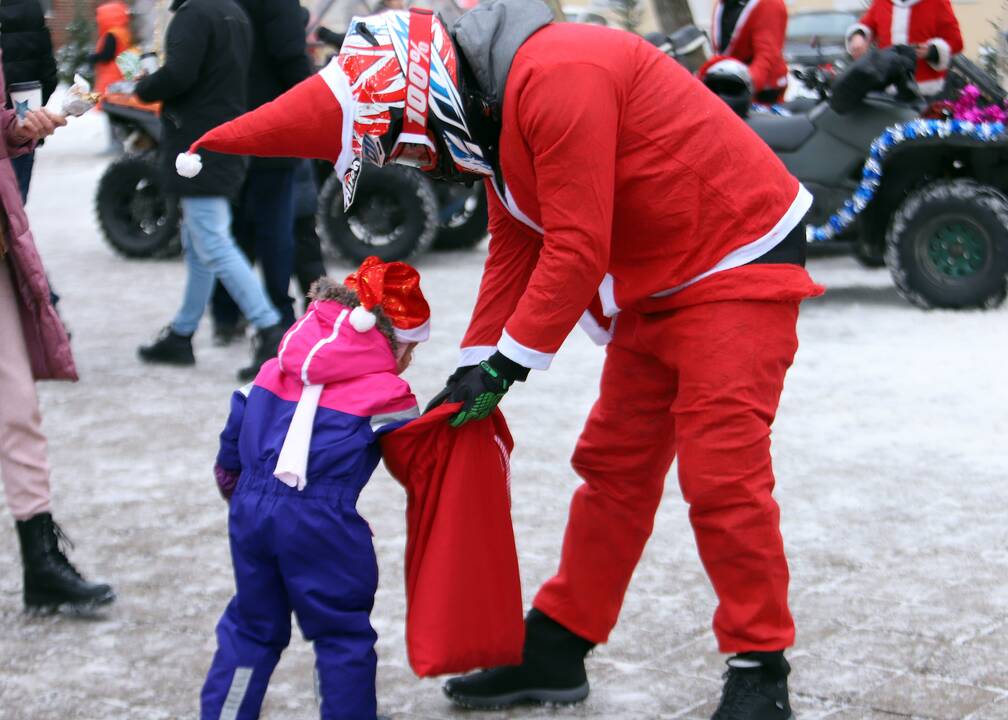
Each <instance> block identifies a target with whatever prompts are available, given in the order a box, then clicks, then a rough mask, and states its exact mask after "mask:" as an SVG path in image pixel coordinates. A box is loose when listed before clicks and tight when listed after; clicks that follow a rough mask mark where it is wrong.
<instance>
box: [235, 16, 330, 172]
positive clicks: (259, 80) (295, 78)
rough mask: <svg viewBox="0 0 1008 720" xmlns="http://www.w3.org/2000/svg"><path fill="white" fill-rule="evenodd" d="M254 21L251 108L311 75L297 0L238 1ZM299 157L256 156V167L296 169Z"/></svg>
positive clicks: (250, 79)
mask: <svg viewBox="0 0 1008 720" xmlns="http://www.w3.org/2000/svg"><path fill="white" fill-rule="evenodd" d="M237 2H238V4H239V5H241V6H242V8H244V10H245V12H246V13H248V16H249V20H250V21H251V22H252V37H253V41H252V61H251V63H250V64H249V98H248V100H249V109H250V110H252V109H255V108H257V107H259V106H260V105H262V104H264V103H268V102H269V101H270V100H273V99H275V98H276V97H277V96H278V95H281V94H283V93H285V92H286V91H287V90H290V89H291V88H292V87H294V86H295V85H297V84H298V83H299V82H301V81H302V80H304V79H305V78H307V77H308V76H309V75H311V74H312V69H311V64H310V63H309V62H308V53H307V48H306V45H305V19H304V14H303V11H302V9H301V5H300V4H299V3H298V1H297V0H237ZM297 162H298V161H297V160H294V159H288V158H268V159H266V158H255V159H253V160H252V166H253V167H257V168H293V167H294V166H295V165H296V164H297Z"/></svg>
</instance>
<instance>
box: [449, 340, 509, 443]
mask: <svg viewBox="0 0 1008 720" xmlns="http://www.w3.org/2000/svg"><path fill="white" fill-rule="evenodd" d="M528 374H529V369H528V368H527V367H524V366H522V365H519V364H518V363H516V362H515V361H514V360H511V359H510V358H508V357H505V356H504V355H502V354H501V353H499V352H497V353H494V354H493V355H492V356H491V357H490V359H489V360H484V361H483V362H481V363H480V364H479V365H477V366H476V367H473V368H470V369H469V370H468V371H466V372H465V373H463V374H462V375H461V376H460V377H459V379H458V380H457V381H456V382H455V384H454V385H453V386H450V393H449V395H448V398H447V399H448V401H449V402H460V403H462V407H461V409H460V410H459V411H458V413H456V414H455V415H453V416H452V418H451V420H450V421H449V423H450V424H451V426H452V427H459V426H461V425H464V424H466V423H467V422H469V421H470V420H482V419H484V418H486V417H488V416H489V415H490V413H491V412H493V409H494V408H495V407H497V404H498V403H499V402H500V401H501V398H503V397H504V393H506V392H507V391H508V389H509V388H510V387H511V386H512V385H513V384H514V383H515V382H519V381H523V380H525V378H527V377H528ZM453 377H454V376H453ZM445 389H446V390H448V389H449V388H445Z"/></svg>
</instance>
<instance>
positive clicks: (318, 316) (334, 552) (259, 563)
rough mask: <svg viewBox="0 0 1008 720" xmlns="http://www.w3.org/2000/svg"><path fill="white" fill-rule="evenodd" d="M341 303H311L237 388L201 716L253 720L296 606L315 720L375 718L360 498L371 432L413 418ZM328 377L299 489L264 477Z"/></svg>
mask: <svg viewBox="0 0 1008 720" xmlns="http://www.w3.org/2000/svg"><path fill="white" fill-rule="evenodd" d="M345 310H346V308H344V306H342V305H340V304H339V303H337V302H335V301H331V300H329V301H316V302H314V303H313V304H312V306H311V308H310V309H309V311H308V313H306V314H305V316H304V318H303V319H302V320H301V321H299V322H298V323H297V324H296V325H295V326H294V327H292V328H291V330H289V331H288V333H287V335H286V336H285V339H284V341H283V343H281V346H280V347H281V352H280V354H279V358H278V359H274V360H271V361H270V362H268V363H266V364H265V365H264V366H263V368H262V370H261V371H260V372H259V375H258V377H257V378H256V380H255V382H254V383H253V384H252V385H251V386H250V389H249V390H246V389H243V390H240V391H238V392H236V393H235V394H234V395H233V397H232V400H231V414H230V416H229V418H228V420H227V424H226V426H225V428H224V431H223V432H222V433H221V444H220V452H219V454H218V456H217V468H216V472H217V476H218V481H222V480H223V481H224V482H223V483H222V484H226V483H227V482H228V481H231V482H233V481H234V480H235V477H236V476H237V485H236V486H235V489H234V494H233V496H232V497H231V500H230V512H229V518H228V527H229V534H230V542H231V557H232V561H233V563H234V573H235V585H236V593H235V596H234V598H233V599H232V600H231V602H230V603H229V604H228V606H227V609H226V610H225V611H224V615H223V617H221V619H220V622H219V623H218V625H217V645H218V647H217V652H216V654H215V655H214V659H213V664H212V666H211V667H210V671H209V673H208V674H207V679H206V683H205V684H204V686H203V692H202V714H201V717H202V718H203V720H246V719H252V718H258V717H259V710H260V707H261V705H262V701H263V697H264V695H265V693H266V687H267V684H268V683H269V678H270V675H271V674H272V672H273V668H274V667H275V666H276V664H277V661H278V660H279V659H280V654H281V653H282V652H283V650H284V648H286V647H287V644H288V642H289V641H290V634H291V611H293V612H294V614H295V615H296V616H297V620H298V624H299V625H300V626H301V631H302V633H303V634H304V637H305V639H306V640H309V641H311V642H312V643H313V644H314V649H315V657H316V665H315V682H316V689H317V694H318V697H319V698H320V700H321V709H320V713H321V717H322V718H323V720H374V718H375V717H376V698H375V667H376V662H377V657H376V655H375V650H374V644H375V640H376V635H375V632H374V630H373V629H372V627H371V622H370V617H369V616H370V612H371V608H372V606H373V604H374V594H375V590H376V587H377V583H378V568H377V563H376V558H375V552H374V546H373V544H372V539H371V530H370V528H369V526H368V524H367V522H365V520H364V519H363V518H362V517H361V516H360V515H359V514H358V512H357V509H356V502H357V497H358V495H359V494H360V492H361V490H362V489H363V487H364V485H365V483H366V482H367V481H368V479H369V477H370V476H371V473H372V472H373V471H374V469H375V467H376V465H377V464H378V461H379V460H380V450H379V447H378V444H377V440H378V437H379V436H380V435H381V434H382V433H383V432H387V431H389V430H391V429H394V428H396V427H399V426H401V425H402V424H403V423H405V422H407V421H408V419H409V418H413V417H416V416H417V414H418V409H417V404H416V399H415V398H414V397H413V395H412V393H411V392H410V389H409V386H408V385H407V384H406V382H405V381H403V380H402V379H401V378H399V377H398V375H396V374H395V367H396V363H395V359H394V357H393V355H392V350H391V347H390V346H389V343H388V341H387V340H386V339H385V337H384V336H383V335H381V334H380V333H379V332H378V331H377V330H375V329H372V330H369V331H367V332H358V331H356V330H354V329H353V328H352V327H351V326H350V324H349V323H348V322H347V323H344V322H343V320H344V318H345V317H346V313H345V312H344V311H345ZM309 382H310V383H311V384H315V385H324V388H323V390H322V394H321V398H320V400H319V405H318V409H317V411H316V413H315V419H314V423H313V426H312V437H311V444H310V446H309V448H310V449H309V454H308V465H307V478H308V482H307V485H306V487H305V488H304V489H303V490H301V491H298V490H297V489H295V488H292V487H290V486H288V485H286V484H284V483H283V482H281V481H280V480H278V479H277V478H276V477H274V475H273V473H274V470H275V468H276V464H277V458H278V455H279V452H280V449H281V447H282V446H283V443H284V438H285V436H286V434H287V430H288V427H289V426H290V423H291V419H292V417H293V414H294V410H295V408H296V406H297V402H298V400H299V398H300V396H301V393H302V390H303V388H304V386H305V384H307V383H309Z"/></svg>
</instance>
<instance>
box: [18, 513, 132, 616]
mask: <svg viewBox="0 0 1008 720" xmlns="http://www.w3.org/2000/svg"><path fill="white" fill-rule="evenodd" d="M17 531H18V539H19V540H20V541H21V561H22V563H23V564H24V603H25V609H26V610H28V611H30V612H40V613H51V612H56V611H57V610H60V609H66V610H70V611H73V612H88V611H92V610H95V609H97V608H99V607H101V606H103V605H108V604H110V603H111V602H112V601H113V600H115V593H114V592H112V588H111V587H109V586H108V585H104V584H99V583H89V582H87V581H86V580H85V579H84V578H82V577H81V575H80V573H79V572H77V569H76V568H75V567H74V566H73V565H71V564H70V562H69V561H68V560H67V559H66V555H64V554H63V550H62V549H61V548H60V541H61V540H65V541H66V542H67V543H68V544H69V542H70V541H69V539H68V538H67V537H66V536H65V535H64V534H63V531H62V530H60V527H59V525H57V524H56V523H55V522H53V519H52V515H50V514H49V513H39V514H38V515H35V516H33V517H31V518H29V519H27V520H18V521H17Z"/></svg>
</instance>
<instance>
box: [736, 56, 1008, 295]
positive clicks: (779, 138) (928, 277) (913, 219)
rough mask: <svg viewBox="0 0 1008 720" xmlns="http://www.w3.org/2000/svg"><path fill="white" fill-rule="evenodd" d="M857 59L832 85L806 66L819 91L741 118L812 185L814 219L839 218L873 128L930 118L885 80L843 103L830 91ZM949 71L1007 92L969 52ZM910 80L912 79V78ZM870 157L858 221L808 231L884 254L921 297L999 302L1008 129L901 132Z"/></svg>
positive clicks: (996, 96) (1005, 271)
mask: <svg viewBox="0 0 1008 720" xmlns="http://www.w3.org/2000/svg"><path fill="white" fill-rule="evenodd" d="M860 62H862V61H860V60H859V61H856V62H855V63H852V65H851V67H850V68H849V69H848V72H845V73H844V74H842V75H840V76H839V77H838V78H837V79H836V80H835V82H834V84H833V85H832V86H829V85H828V84H826V83H824V82H822V81H823V77H822V75H819V74H813V75H812V76H811V77H810V76H807V75H806V76H805V80H806V81H811V82H812V83H814V84H816V85H817V87H818V90H819V91H820V93H821V101H820V102H819V103H817V104H816V105H815V107H813V108H812V109H810V110H807V111H805V112H797V113H795V114H792V115H790V116H787V115H769V114H753V115H750V116H749V117H748V119H747V122H748V124H749V126H750V127H751V128H752V129H753V130H754V131H755V132H756V134H757V135H759V136H760V137H761V138H763V140H764V141H765V142H766V143H767V144H768V145H769V146H770V147H771V148H772V149H773V150H774V152H775V153H776V154H777V156H778V157H779V158H780V159H781V161H782V162H783V163H784V165H785V166H787V168H788V169H789V170H790V171H791V172H792V174H794V175H795V176H796V177H797V178H798V179H799V180H800V181H801V182H802V184H804V185H805V187H806V188H808V189H809V191H810V192H811V193H812V194H813V196H814V198H815V200H814V204H813V206H812V210H811V212H810V214H809V217H808V223H809V224H810V225H811V226H812V227H826V226H827V225H828V224H829V223H830V222H831V219H832V221H834V222H835V218H837V217H838V215H837V213H838V211H840V209H841V208H844V207H845V203H848V201H849V199H850V198H852V196H855V193H856V191H857V190H858V188H859V184H860V181H861V179H862V177H863V174H864V168H865V165H866V161H867V160H869V158H870V157H871V152H872V144H873V142H875V140H876V138H879V137H880V136H883V134H884V133H886V132H887V131H888V130H889V129H890V128H893V127H894V126H900V125H903V124H905V123H910V122H912V121H916V120H919V119H921V118H922V117H935V113H934V109H933V108H929V106H928V104H927V103H925V102H924V101H923V100H922V99H921V98H920V96H919V95H916V96H914V95H906V94H904V95H903V97H900V96H898V95H897V96H895V97H894V96H892V95H890V94H887V93H886V92H884V91H885V88H884V87H876V88H873V89H872V91H871V92H868V93H867V94H866V95H864V97H863V99H861V100H860V101H859V102H858V103H857V104H856V105H855V106H854V107H853V108H840V106H839V104H838V103H837V102H836V96H835V93H837V92H838V91H840V90H844V89H845V87H844V86H842V84H843V83H845V82H848V81H849V79H850V78H852V77H853V76H854V74H855V73H856V71H857V69H858V63H860ZM952 75H953V77H958V78H959V82H960V83H962V84H965V82H972V83H973V84H977V85H981V86H982V87H984V88H986V89H987V90H988V91H989V92H990V94H991V99H992V100H994V101H1001V102H1003V99H1004V90H1002V89H1000V88H999V87H998V86H997V83H995V82H993V80H991V78H990V77H989V76H984V74H982V71H981V70H979V68H977V67H976V66H975V65H973V64H972V63H969V62H968V61H966V60H963V59H959V60H958V62H957V63H956V64H955V66H954V68H953V72H952ZM964 78H965V80H964ZM906 87H907V88H909V89H911V90H912V89H913V88H915V85H914V83H913V82H912V80H909V81H908V82H907V85H906ZM838 109H843V110H844V111H845V112H843V113H841V112H838ZM901 133H902V131H898V133H897V134H901ZM915 135H916V131H915ZM889 137H890V138H891V137H893V135H892V134H890V135H889ZM876 162H877V163H878V168H877V174H878V176H879V177H878V187H877V188H876V189H875V190H874V193H873V194H871V196H870V197H869V198H868V199H867V202H866V203H865V205H864V207H863V209H861V211H860V213H859V214H857V215H856V217H855V218H854V221H853V222H852V223H850V224H848V225H847V226H846V227H844V226H843V224H842V223H837V224H838V225H839V226H840V230H839V231H838V232H836V233H815V232H812V233H810V239H812V240H819V239H820V238H821V237H823V236H825V237H829V239H830V240H833V241H836V240H839V241H848V242H850V243H851V244H852V246H853V248H854V251H855V254H856V256H857V257H858V259H859V260H861V261H862V262H863V263H864V264H866V265H869V266H878V265H882V264H884V265H886V266H887V267H888V268H889V271H890V273H891V275H892V277H893V280H894V282H895V284H896V287H897V289H898V290H899V291H900V294H901V295H903V297H904V298H906V299H907V300H909V301H910V302H911V303H913V304H915V305H917V306H919V307H925V308H931V307H940V308H976V307H980V308H991V307H995V306H997V305H1000V304H1001V302H1003V300H1004V298H1005V291H1006V275H1008V139H1005V137H1004V136H1003V135H1002V136H1001V137H1000V138H997V137H991V138H986V139H980V138H977V137H975V136H971V135H969V134H954V133H947V134H945V136H942V134H937V135H931V136H927V135H926V134H924V133H922V134H920V135H917V136H916V137H913V138H902V137H901V138H900V141H899V142H898V144H894V145H892V146H891V147H889V148H888V152H886V153H885V154H884V156H883V157H881V158H880V159H876ZM873 172H874V171H873ZM847 207H848V209H849V208H850V205H849V204H848V205H847ZM830 235H832V237H830Z"/></svg>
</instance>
